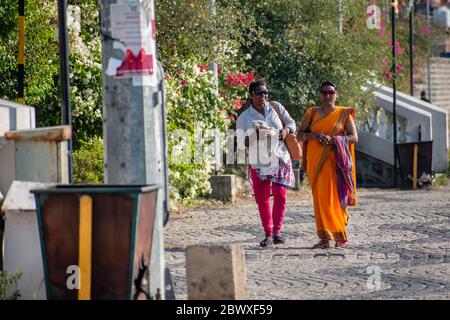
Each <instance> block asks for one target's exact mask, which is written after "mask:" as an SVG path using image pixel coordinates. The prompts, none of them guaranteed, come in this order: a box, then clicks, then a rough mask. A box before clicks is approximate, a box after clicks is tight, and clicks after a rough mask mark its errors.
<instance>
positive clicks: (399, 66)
mask: <svg viewBox="0 0 450 320" xmlns="http://www.w3.org/2000/svg"><path fill="white" fill-rule="evenodd" d="M395 70H396V71H397V72H398V73H400V72H402V70H403V69H402V65H401V64H400V63H397V66H396V67H395Z"/></svg>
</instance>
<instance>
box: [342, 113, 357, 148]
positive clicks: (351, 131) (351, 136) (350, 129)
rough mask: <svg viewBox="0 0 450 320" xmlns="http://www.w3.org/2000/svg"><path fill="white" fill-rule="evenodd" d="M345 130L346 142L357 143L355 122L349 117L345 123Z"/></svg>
mask: <svg viewBox="0 0 450 320" xmlns="http://www.w3.org/2000/svg"><path fill="white" fill-rule="evenodd" d="M345 131H346V132H347V137H348V142H349V143H350V144H351V143H358V132H357V131H356V126H355V122H354V121H353V119H352V118H351V117H350V118H349V120H348V121H347V122H346V123H345Z"/></svg>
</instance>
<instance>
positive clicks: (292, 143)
mask: <svg viewBox="0 0 450 320" xmlns="http://www.w3.org/2000/svg"><path fill="white" fill-rule="evenodd" d="M270 105H271V106H272V109H274V110H275V112H276V113H277V115H278V118H279V119H280V121H281V123H282V124H283V128H285V127H286V126H285V124H284V121H283V118H282V117H281V114H280V111H279V110H278V109H277V108H276V107H275V103H274V102H273V101H271V102H270ZM284 144H285V145H286V148H287V149H288V151H289V155H290V156H291V160H300V159H301V158H302V148H301V146H300V144H299V142H298V140H297V135H296V134H295V133H288V134H287V135H286V138H285V139H284Z"/></svg>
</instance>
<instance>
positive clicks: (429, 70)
mask: <svg viewBox="0 0 450 320" xmlns="http://www.w3.org/2000/svg"><path fill="white" fill-rule="evenodd" d="M427 25H428V28H429V27H430V0H427ZM429 44H430V40H429V39H428V38H427V48H428V49H429V48H430V45H429ZM427 84H428V100H429V101H430V103H431V102H432V101H431V67H430V54H428V57H427Z"/></svg>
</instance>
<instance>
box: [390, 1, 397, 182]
mask: <svg viewBox="0 0 450 320" xmlns="http://www.w3.org/2000/svg"><path fill="white" fill-rule="evenodd" d="M396 11H397V1H396V0H391V24H392V89H393V94H392V100H393V105H392V116H393V121H392V122H393V126H394V143H393V145H394V188H397V158H398V155H397V87H396V83H395V80H396V77H397V70H396V69H397V62H396V52H395V50H396V45H395V16H396Z"/></svg>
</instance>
